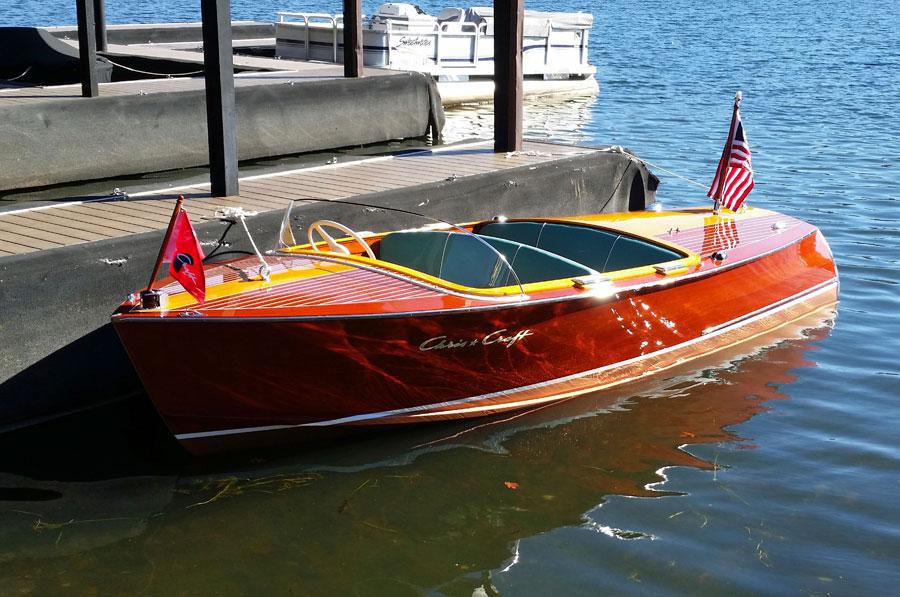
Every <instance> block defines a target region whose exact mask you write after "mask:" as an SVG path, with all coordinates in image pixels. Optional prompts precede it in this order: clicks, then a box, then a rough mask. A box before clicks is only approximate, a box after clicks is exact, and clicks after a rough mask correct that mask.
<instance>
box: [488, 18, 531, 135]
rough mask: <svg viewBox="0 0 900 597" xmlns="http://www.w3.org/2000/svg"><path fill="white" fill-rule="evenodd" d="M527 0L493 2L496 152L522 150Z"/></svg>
mask: <svg viewBox="0 0 900 597" xmlns="http://www.w3.org/2000/svg"><path fill="white" fill-rule="evenodd" d="M524 22H525V3H524V0H494V151H495V152H497V153H503V152H508V151H521V149H522V97H523V89H522V75H523V71H522V34H523V24H524Z"/></svg>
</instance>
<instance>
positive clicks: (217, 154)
mask: <svg viewBox="0 0 900 597" xmlns="http://www.w3.org/2000/svg"><path fill="white" fill-rule="evenodd" d="M200 12H201V15H202V18H203V65H204V69H205V71H206V123H207V130H208V137H209V181H210V183H211V189H210V190H211V193H212V196H213V197H225V196H226V195H237V194H238V192H239V190H238V164H237V139H236V135H235V116H234V57H233V56H232V53H231V52H232V50H231V1H230V0H200Z"/></svg>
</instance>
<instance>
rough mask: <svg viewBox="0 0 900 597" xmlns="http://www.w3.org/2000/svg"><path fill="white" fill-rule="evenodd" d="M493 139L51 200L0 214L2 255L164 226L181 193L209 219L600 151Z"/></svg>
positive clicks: (195, 211)
mask: <svg viewBox="0 0 900 597" xmlns="http://www.w3.org/2000/svg"><path fill="white" fill-rule="evenodd" d="M492 143H493V142H492V141H481V142H475V143H469V144H465V145H450V146H445V147H435V148H433V149H425V150H421V151H415V152H410V153H401V154H395V155H386V156H380V157H373V158H363V159H355V160H351V161H346V162H341V163H335V164H328V165H323V166H314V167H308V168H301V169H296V170H290V171H287V172H278V173H272V174H263V175H259V176H250V177H246V178H243V179H241V183H240V189H241V191H240V195H239V196H232V197H211V196H210V193H209V185H208V184H198V185H191V186H183V187H173V188H167V189H161V190H157V191H150V192H145V193H137V194H134V195H131V196H130V197H129V198H128V199H125V198H120V197H107V198H101V199H85V200H79V199H75V198H73V199H72V200H70V201H61V202H54V203H52V204H49V205H41V206H37V207H27V208H23V209H11V210H7V211H3V212H0V259H2V258H3V257H7V256H12V255H20V254H24V253H32V252H35V251H42V250H47V249H54V248H59V247H67V246H71V245H77V244H81V243H90V242H92V241H100V240H105V239H112V238H119V237H125V236H128V235H133V234H139V233H143V232H150V231H153V230H161V229H164V228H165V227H166V226H167V224H168V222H169V218H170V216H171V213H172V204H173V201H174V200H175V199H176V198H177V197H178V195H181V194H183V195H184V196H185V198H186V199H187V202H186V208H187V211H188V212H189V213H190V216H191V218H193V219H194V220H195V221H198V222H199V219H200V218H202V217H204V216H206V217H209V216H212V215H213V214H214V213H215V211H216V210H217V209H219V208H222V207H238V206H240V207H243V208H245V209H247V210H253V211H257V212H260V213H262V212H267V211H274V210H283V209H284V208H285V206H287V204H288V203H289V202H290V201H291V200H292V199H301V198H314V199H351V198H353V197H356V196H358V195H365V194H368V193H375V192H381V191H392V190H399V189H403V188H406V187H414V186H417V185H422V184H428V183H436V182H440V181H444V180H448V181H453V180H456V179H458V178H462V177H467V176H472V175H477V174H482V173H489V172H499V171H503V170H506V169H510V168H515V167H521V166H527V167H537V166H538V165H539V164H547V163H550V162H553V161H555V160H561V159H565V158H570V157H573V156H578V155H585V154H589V153H592V152H597V151H598V150H594V149H588V148H581V147H573V146H565V145H555V144H549V143H537V142H527V143H526V144H525V148H524V151H522V152H518V153H515V154H497V153H494V152H493V147H492Z"/></svg>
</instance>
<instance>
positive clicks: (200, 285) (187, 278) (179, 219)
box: [147, 196, 206, 303]
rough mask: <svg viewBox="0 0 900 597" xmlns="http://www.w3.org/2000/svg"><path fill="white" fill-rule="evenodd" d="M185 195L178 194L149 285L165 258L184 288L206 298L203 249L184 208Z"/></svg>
mask: <svg viewBox="0 0 900 597" xmlns="http://www.w3.org/2000/svg"><path fill="white" fill-rule="evenodd" d="M183 201H184V197H183V196H181V197H179V198H178V202H177V203H176V204H175V211H174V212H173V213H172V219H171V220H170V221H169V228H168V230H166V236H165V239H163V244H162V247H160V250H159V256H158V257H157V259H156V266H155V267H154V268H153V274H152V275H151V276H150V283H149V284H148V285H147V289H148V290H149V289H150V287H151V286H152V285H153V281H154V280H155V279H156V275H157V273H158V272H159V267H160V265H162V263H163V262H164V261H168V262H169V274H170V275H171V276H172V277H173V278H175V279H176V280H178V282H180V283H181V285H182V286H183V287H184V289H185V290H186V291H187V292H189V293H190V295H191V296H193V297H194V298H195V299H197V301H198V302H201V303H202V302H203V301H204V300H205V299H206V274H205V273H204V271H203V250H202V249H201V248H200V241H198V240H197V235H196V234H195V233H194V227H193V226H191V221H190V220H189V219H188V216H187V212H185V211H184V210H183V209H182V208H181V204H182V202H183Z"/></svg>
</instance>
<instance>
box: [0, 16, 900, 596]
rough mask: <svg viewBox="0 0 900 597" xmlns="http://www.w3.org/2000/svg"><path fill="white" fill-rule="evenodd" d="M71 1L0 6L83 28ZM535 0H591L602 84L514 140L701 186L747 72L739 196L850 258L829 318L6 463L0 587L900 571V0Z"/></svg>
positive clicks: (481, 589)
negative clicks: (397, 399)
mask: <svg viewBox="0 0 900 597" xmlns="http://www.w3.org/2000/svg"><path fill="white" fill-rule="evenodd" d="M70 4H71V3H69V2H62V1H52V2H43V3H37V2H30V1H26V2H24V3H16V4H15V5H14V6H12V7H11V8H10V7H7V8H6V10H5V11H4V12H3V15H4V18H5V19H6V20H7V22H8V23H19V24H28V23H50V22H54V23H59V22H66V21H69V22H71V21H74V7H73V6H70ZM182 4H183V3H178V2H173V1H169V2H160V3H158V4H154V5H153V6H152V7H151V5H150V4H149V3H143V2H124V1H120V2H116V1H115V0H108V1H107V10H108V13H109V15H110V20H111V21H114V22H115V21H118V22H127V21H144V22H152V21H159V20H189V19H195V18H197V15H198V12H199V8H197V7H198V6H199V3H191V6H189V7H185V6H182ZM193 4H197V7H194V6H193ZM425 6H426V8H428V9H429V10H430V11H431V12H434V9H435V8H436V7H437V6H438V5H437V4H436V3H434V2H429V3H425ZM373 7H374V4H371V5H370V4H368V3H367V4H366V6H365V9H366V11H368V12H371V10H372V8H373ZM528 7H529V8H535V9H556V10H561V9H571V10H576V9H583V10H592V11H593V12H594V14H595V17H596V25H595V29H594V33H593V56H592V57H593V61H594V63H595V64H597V65H598V70H599V73H598V78H599V80H600V83H601V88H602V92H601V95H600V96H599V97H597V98H595V99H594V100H591V101H587V102H585V101H581V102H568V103H565V104H563V105H562V106H561V107H559V108H558V109H556V110H555V111H554V110H549V111H548V110H547V109H546V106H540V105H537V106H536V105H530V106H529V108H528V115H529V122H528V124H527V129H528V131H529V134H530V135H533V136H540V137H547V138H553V139H561V140H567V141H571V142H576V141H577V142H581V143H588V144H590V143H596V144H610V143H612V144H621V145H625V146H627V147H629V148H631V149H633V150H634V151H635V152H636V153H638V154H639V155H640V156H642V157H643V158H645V159H646V160H648V162H650V163H652V164H654V165H656V166H657V169H656V172H657V174H659V175H660V177H661V178H662V181H663V183H662V185H661V187H660V191H659V198H660V200H662V201H663V202H664V203H666V204H668V205H672V206H682V205H691V204H697V203H700V202H701V201H702V197H703V193H704V191H703V190H702V189H700V188H698V187H697V186H695V185H694V184H693V183H692V182H690V181H691V180H694V181H700V182H701V183H703V184H706V183H707V182H708V180H709V179H710V178H711V176H712V170H713V167H714V163H715V160H716V158H717V156H718V153H719V152H720V151H721V144H722V142H723V141H724V136H725V132H726V129H727V125H728V118H729V115H730V103H731V98H732V96H733V94H734V92H735V91H736V90H737V89H742V90H743V91H744V94H745V100H744V105H743V116H744V124H745V127H746V129H747V132H748V136H749V140H750V144H751V147H752V149H753V150H754V165H755V168H756V181H757V186H756V189H755V190H754V191H753V194H752V195H751V197H750V200H751V202H752V203H754V204H756V205H760V206H763V207H770V208H775V209H779V210H782V211H785V212H787V213H790V214H792V215H796V216H799V217H803V218H806V219H809V220H811V221H812V222H814V223H815V224H817V225H819V226H820V227H821V228H822V229H823V230H824V232H825V234H826V236H827V237H828V239H829V241H830V242H831V246H832V248H833V250H834V252H835V255H836V257H837V260H838V265H839V268H840V273H841V304H840V306H839V310H838V311H839V313H838V316H837V319H836V322H831V321H823V322H808V329H806V330H805V331H802V330H799V329H790V330H783V332H782V333H781V334H780V335H779V336H777V337H771V338H766V339H761V340H760V341H759V342H758V343H755V344H754V345H753V346H748V347H745V351H744V352H747V353H749V354H743V355H742V354H737V353H735V354H729V355H720V356H719V357H717V359H715V360H712V361H709V362H706V363H699V364H696V365H695V366H692V367H691V368H690V369H688V370H685V371H680V372H677V375H675V376H674V377H671V378H668V379H658V380H653V381H651V382H648V383H646V384H643V385H635V386H630V387H627V388H622V389H621V390H619V391H617V392H614V393H611V394H606V395H598V396H589V397H586V398H584V399H581V400H577V401H572V402H569V403H567V404H564V405H559V406H556V407H553V408H545V409H543V410H540V411H537V412H532V413H528V414H525V415H522V416H516V417H508V418H507V419H505V420H500V421H490V422H476V423H471V424H467V425H465V426H457V427H452V426H446V427H445V426H440V427H437V428H426V429H423V430H409V431H406V432H401V433H398V434H392V435H390V436H376V437H374V438H366V439H360V440H357V441H355V442H350V443H347V444H346V445H343V446H340V447H331V448H322V449H319V450H316V451H311V452H307V453H305V454H303V455H301V456H290V457H288V456H285V457H281V458H272V459H266V460H260V461H256V462H252V463H235V464H231V465H223V466H219V468H217V469H216V471H217V472H214V473H210V472H208V471H207V472H200V473H193V472H188V471H184V470H172V469H171V468H165V469H161V470H150V471H149V474H147V471H146V470H145V469H141V474H137V473H133V474H126V475H121V474H116V475H108V477H109V478H106V479H101V480H92V481H72V480H68V481H55V480H53V479H37V478H27V477H24V476H21V475H16V474H14V473H12V472H10V473H5V474H3V473H0V485H2V486H3V487H4V488H7V489H5V492H0V497H5V498H6V499H4V501H2V502H0V593H6V594H28V593H34V594H59V593H76V594H80V593H90V592H97V593H101V594H125V593H128V594H134V593H144V594H171V593H185V594H192V593H193V594H196V593H201V594H211V593H217V594H246V593H250V592H254V593H256V592H261V591H266V592H274V593H288V592H293V593H297V594H327V593H331V594H351V595H352V594H358V595H371V594H384V595H405V594H410V595H415V594H449V595H473V594H477V595H484V594H487V595H493V594H506V595H547V594H571V595H593V594H598V593H601V592H607V593H610V592H611V593H691V594H760V593H765V594H839V595H851V594H852V595H856V594H879V593H880V594H896V593H897V592H898V590H900V588H898V587H900V512H898V498H897V496H898V495H900V450H898V446H897V437H898V429H900V414H898V408H897V402H898V398H900V365H898V363H897V355H898V354H900V266H898V261H900V251H898V248H897V244H898V242H900V226H898V219H900V204H898V199H900V170H898V167H900V142H898V139H897V135H896V131H895V130H894V129H895V127H894V125H893V121H892V119H891V117H892V115H893V113H894V111H895V109H896V101H897V98H898V97H900V39H898V37H900V36H898V33H897V25H896V23H898V22H900V3H896V2H874V1H869V0H856V1H853V2H850V1H839V0H818V1H815V2H813V1H807V0H800V1H797V2H792V3H786V2H776V1H774V0H747V1H745V2H742V3H724V2H714V3H695V2H689V1H688V0H670V1H667V2H662V1H659V0H657V1H651V0H630V1H627V2H626V1H624V0H609V1H606V2H603V3H597V4H592V3H586V2H585V3H579V2H575V1H572V0H567V1H566V2H564V3H562V4H560V3H550V2H542V3H538V2H535V3H531V4H528ZM282 8H284V9H295V10H299V9H318V10H322V9H324V10H329V11H336V10H339V5H338V4H334V5H333V6H332V5H330V4H324V3H321V2H319V3H312V4H301V3H298V2H294V3H286V4H282V3H272V2H249V1H240V2H238V1H236V2H234V15H235V17H236V18H257V19H269V18H270V17H271V15H272V14H273V12H274V11H275V10H276V9H282ZM69 13H71V16H70V17H67V16H66V15H67V14H69ZM468 116H469V118H468V119H455V120H454V121H452V122H451V124H450V126H451V128H450V130H449V131H448V134H449V135H450V136H451V137H452V136H453V135H454V134H458V135H459V136H471V135H472V134H475V135H489V134H490V131H489V125H490V116H489V114H487V115H485V113H484V112H478V111H469V114H468ZM454 130H456V131H459V132H458V133H454V132H453V131H454ZM451 133H452V134H451ZM660 168H664V169H665V171H664V170H662V169H660ZM667 171H671V172H674V173H677V175H678V176H675V175H673V174H669V173H668V172H667ZM686 179H688V180H686ZM22 458H23V459H25V458H26V456H25V455H24V454H23V455H22ZM31 476H37V475H31ZM45 476H48V475H45ZM49 476H52V475H49ZM57 476H59V475H57ZM66 478H77V474H74V473H72V474H69V475H66ZM12 488H20V489H19V490H18V493H17V492H15V491H12ZM21 488H27V489H28V491H25V490H23V489H21ZM473 591H474V593H473Z"/></svg>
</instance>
